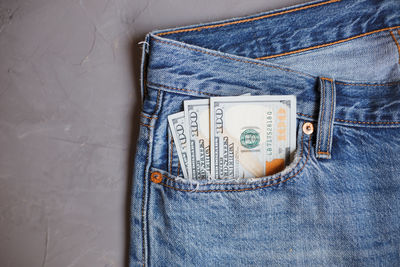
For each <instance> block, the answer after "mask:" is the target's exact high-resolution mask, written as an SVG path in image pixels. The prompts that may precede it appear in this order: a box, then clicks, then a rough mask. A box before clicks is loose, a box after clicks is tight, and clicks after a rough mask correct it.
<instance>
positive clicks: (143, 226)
mask: <svg viewBox="0 0 400 267" xmlns="http://www.w3.org/2000/svg"><path fill="white" fill-rule="evenodd" d="M148 131H150V129H149V130H148ZM148 136H149V134H148ZM149 151H150V142H147V152H146V160H147V163H148V162H149V153H150V152H149ZM147 163H146V165H147ZM146 194H147V188H146V175H143V189H142V261H143V266H146V261H145V258H146V253H145V246H146V245H145V242H146V238H145V234H146V229H145V214H144V206H145V202H146V197H145V196H146Z"/></svg>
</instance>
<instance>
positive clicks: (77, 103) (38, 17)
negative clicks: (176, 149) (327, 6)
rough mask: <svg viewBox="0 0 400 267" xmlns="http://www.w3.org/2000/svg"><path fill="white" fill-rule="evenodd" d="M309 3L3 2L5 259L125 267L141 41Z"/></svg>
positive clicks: (0, 154) (0, 126)
mask: <svg viewBox="0 0 400 267" xmlns="http://www.w3.org/2000/svg"><path fill="white" fill-rule="evenodd" d="M302 2H306V0H274V1H265V0H251V1H243V0H219V1H212V0H206V1H196V0H164V1H162V0H147V1H145V0H31V1H29V0H26V1H20V0H0V81H1V83H0V265H1V266H18V267H19V266H71V267H72V266H124V265H126V262H127V244H128V229H129V227H128V218H127V215H128V207H129V202H128V201H129V186H130V180H131V175H132V168H133V157H134V154H135V153H134V151H135V141H136V137H137V130H138V116H137V115H138V110H139V108H140V103H139V99H140V98H139V87H138V84H139V66H140V62H139V58H140V49H139V46H138V45H137V43H138V42H139V41H141V40H143V38H144V35H145V33H147V32H149V31H151V30H154V29H163V28H170V27H175V26H183V25H190V24H195V23H200V22H208V21H214V20H221V19H226V18H230V17H236V16H244V15H250V14H253V13H258V12H261V11H266V10H269V9H274V8H281V7H285V6H289V5H293V4H298V3H302Z"/></svg>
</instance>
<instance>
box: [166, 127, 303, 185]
mask: <svg viewBox="0 0 400 267" xmlns="http://www.w3.org/2000/svg"><path fill="white" fill-rule="evenodd" d="M303 140H304V133H303V134H302V135H301V150H300V154H301V157H300V159H299V161H298V162H297V164H296V165H295V166H294V167H293V170H292V171H294V170H295V169H296V168H297V166H298V165H299V163H300V162H301V161H302V159H303V147H304V142H303ZM289 173H290V172H289ZM162 176H163V177H165V178H167V179H168V180H170V181H173V182H176V183H181V182H180V181H178V180H175V179H173V178H171V177H169V176H168V175H165V174H162ZM279 178H282V175H279V176H278V177H275V178H272V179H268V180H265V181H263V182H262V184H265V183H268V182H271V181H274V180H277V179H279ZM203 185H204V186H206V185H249V183H205V184H203Z"/></svg>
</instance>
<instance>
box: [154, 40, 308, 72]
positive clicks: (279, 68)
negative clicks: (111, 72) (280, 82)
mask: <svg viewBox="0 0 400 267" xmlns="http://www.w3.org/2000/svg"><path fill="white" fill-rule="evenodd" d="M153 40H154V41H155V42H159V43H164V44H169V45H173V46H177V47H181V48H184V49H188V50H192V51H196V52H199V53H203V54H207V55H211V56H215V57H220V58H224V59H228V60H233V61H237V62H243V63H249V64H253V65H258V66H262V67H267V68H273V69H277V70H280V71H286V72H293V73H296V74H298V75H301V76H307V77H312V78H314V76H312V75H310V74H306V73H302V72H299V71H295V70H291V69H285V68H281V67H277V66H273V65H269V64H265V63H261V62H253V61H248V60H243V59H239V58H234V57H228V56H223V55H219V54H217V53H212V52H208V51H204V50H200V49H197V48H192V47H188V46H186V45H181V44H175V43H172V42H167V41H164V40H159V39H153Z"/></svg>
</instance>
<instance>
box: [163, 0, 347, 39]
mask: <svg viewBox="0 0 400 267" xmlns="http://www.w3.org/2000/svg"><path fill="white" fill-rule="evenodd" d="M340 1H341V0H329V1H325V2H321V3H316V4H311V5H307V6H302V7H298V8H293V9H289V10H284V11H280V12H276V13H271V14H266V15H262V16H259V17H255V18H249V19H242V20H237V21H231V22H225V23H220V24H214V25H207V26H200V27H194V28H189V29H181V30H173V31H168V32H161V33H158V34H156V35H158V36H162V35H168V34H174V33H181V32H192V31H201V30H202V29H210V28H219V27H224V26H230V25H235V24H239V23H245V22H252V21H256V20H260V19H265V18H269V17H275V16H279V15H283V14H287V13H292V12H295V11H300V10H305V9H309V8H311V7H317V6H322V5H326V4H330V3H335V2H340Z"/></svg>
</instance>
